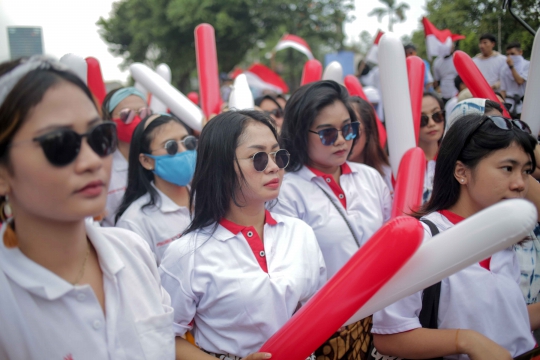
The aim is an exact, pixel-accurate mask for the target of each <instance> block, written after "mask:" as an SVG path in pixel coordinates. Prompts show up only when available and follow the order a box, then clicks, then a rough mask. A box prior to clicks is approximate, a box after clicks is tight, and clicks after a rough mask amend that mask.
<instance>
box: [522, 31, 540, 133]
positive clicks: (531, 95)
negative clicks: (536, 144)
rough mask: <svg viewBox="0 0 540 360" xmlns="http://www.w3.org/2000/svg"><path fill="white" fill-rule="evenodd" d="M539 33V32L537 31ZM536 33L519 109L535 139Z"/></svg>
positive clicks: (539, 72)
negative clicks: (521, 103) (521, 104)
mask: <svg viewBox="0 0 540 360" xmlns="http://www.w3.org/2000/svg"><path fill="white" fill-rule="evenodd" d="M539 31H540V30H539ZM539 31H537V32H536V36H535V37H534V42H533V47H532V52H531V64H530V67H529V77H528V78H527V87H526V88H525V96H524V98H523V107H522V109H521V120H523V121H525V122H526V123H527V124H529V127H530V128H531V131H532V134H533V136H534V137H535V138H536V136H538V132H540V103H539V101H538V99H540V35H539V34H540V32H539Z"/></svg>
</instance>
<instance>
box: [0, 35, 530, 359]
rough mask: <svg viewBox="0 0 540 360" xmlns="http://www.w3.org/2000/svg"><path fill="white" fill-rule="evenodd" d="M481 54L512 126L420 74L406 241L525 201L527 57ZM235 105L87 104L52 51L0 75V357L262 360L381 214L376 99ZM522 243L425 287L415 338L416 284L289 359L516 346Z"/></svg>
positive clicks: (326, 85)
mask: <svg viewBox="0 0 540 360" xmlns="http://www.w3.org/2000/svg"><path fill="white" fill-rule="evenodd" d="M495 44H496V40H495V38H494V37H493V36H492V35H489V34H487V35H483V36H481V37H480V50H481V53H480V54H478V55H477V56H476V57H475V58H474V61H475V63H476V64H477V65H478V67H479V68H480V70H481V71H482V73H483V74H484V76H485V78H486V79H487V80H488V81H489V83H490V85H491V86H492V87H493V88H494V89H498V90H500V91H501V95H502V103H504V104H505V105H508V108H509V110H510V112H511V114H512V115H513V118H512V119H508V118H505V117H503V115H502V113H503V109H502V107H501V105H500V104H499V103H497V102H494V101H491V100H486V99H478V98H471V97H465V98H463V99H459V100H460V101H456V100H457V99H458V98H459V97H460V96H461V94H462V93H463V91H465V89H460V90H461V91H460V92H459V93H458V88H459V87H460V86H461V85H462V82H460V81H458V79H459V77H457V73H456V72H455V68H453V63H452V61H451V57H450V58H440V59H437V60H436V61H435V63H434V64H433V77H431V74H430V73H429V71H428V73H427V74H426V78H425V90H426V92H425V93H424V96H423V98H422V114H421V121H420V129H418V130H419V140H418V146H419V147H420V148H421V149H422V150H423V151H424V154H425V158H426V172H425V179H424V191H423V199H422V202H423V205H422V207H421V208H420V209H417V211H415V212H411V214H409V215H411V216H414V217H416V218H418V219H420V220H421V221H422V226H423V227H424V232H425V237H424V240H423V241H424V242H428V241H430V239H431V238H432V237H433V236H435V235H436V234H437V233H439V232H444V231H446V230H448V229H450V228H452V227H453V226H455V225H456V224H458V223H459V222H460V221H462V220H464V219H467V218H469V217H471V216H473V215H475V214H476V213H478V212H480V211H482V210H484V209H486V208H488V207H490V206H492V205H494V204H496V203H498V202H500V201H503V200H505V199H510V198H526V199H529V200H530V201H532V202H533V203H534V204H535V206H536V207H537V208H539V209H540V184H539V183H538V181H537V180H536V179H535V178H534V177H533V174H534V173H535V170H537V169H539V168H540V152H539V151H538V144H537V143H538V142H537V135H538V134H532V133H531V130H530V128H529V126H528V125H527V124H526V123H525V122H523V121H521V120H519V113H520V109H521V107H520V106H521V103H522V99H523V95H524V89H525V86H526V81H527V72H528V62H527V61H526V60H524V59H523V57H522V51H521V49H520V46H519V44H515V43H513V44H509V45H508V46H507V56H506V57H504V56H502V55H500V54H499V53H497V52H495V51H493V47H494V45H495ZM405 51H406V53H407V55H415V51H416V49H415V48H414V46H407V47H405ZM448 59H450V60H448ZM371 71H374V70H371ZM368 72H369V71H368ZM372 75H373V74H372ZM366 76H367V73H366V74H364V75H362V77H364V79H366V78H367V77H366ZM365 85H369V84H365ZM436 89H438V90H439V93H437V92H436V91H435V90H436ZM454 98H456V100H453V99H454ZM377 99H379V98H377ZM379 100H380V99H379ZM386 101H390V100H386ZM451 101H454V103H455V105H454V106H453V107H452V109H449V110H446V111H445V105H448V103H449V102H451ZM255 105H256V108H255V109H252V110H234V109H231V110H228V111H224V112H222V113H221V114H218V115H217V116H215V117H213V118H212V119H210V120H209V121H208V122H207V124H206V125H205V126H204V127H203V129H202V131H201V132H200V133H197V132H194V131H193V130H192V129H191V128H189V127H188V126H187V125H186V124H185V123H183V122H182V119H179V118H178V117H176V116H175V115H173V114H170V113H166V114H165V113H163V114H153V113H152V111H151V110H150V108H149V106H148V104H147V103H146V98H145V96H144V95H143V94H142V93H141V92H140V91H139V90H137V89H136V88H134V87H125V88H120V89H116V90H113V91H111V92H110V93H109V94H107V96H106V98H105V100H104V101H103V104H102V106H98V105H97V102H96V100H95V97H94V96H93V95H92V93H91V92H90V91H89V89H88V88H87V86H86V85H85V84H84V82H82V81H81V79H79V78H78V77H77V76H76V75H74V74H73V73H72V72H71V71H69V69H67V68H66V67H65V66H63V65H62V64H60V63H58V62H57V61H55V60H54V59H51V58H47V57H32V58H30V59H18V60H14V61H10V62H5V63H2V64H0V198H1V200H2V208H1V209H0V210H1V211H0V212H1V218H2V228H1V231H0V238H2V240H3V241H2V242H1V244H0V294H1V296H0V324H2V329H3V330H4V331H1V332H0V359H71V360H80V359H173V358H175V359H190V360H192V359H193V360H198V359H200V360H204V359H208V360H210V359H213V358H220V359H230V360H239V359H246V360H256V359H269V358H271V357H272V354H271V353H266V352H259V350H260V348H261V346H262V345H263V344H264V343H265V342H266V341H267V340H268V339H269V338H270V337H271V336H272V335H273V334H274V333H276V332H277V331H278V330H279V329H280V328H281V327H283V325H284V324H285V323H287V321H288V320H289V319H290V318H291V317H292V316H293V315H294V314H295V312H297V311H298V309H300V308H301V307H302V306H303V305H304V304H306V302H307V301H308V300H309V299H310V298H311V297H313V295H314V294H316V293H317V291H318V290H319V289H320V288H321V287H322V286H323V285H324V284H325V283H326V282H327V281H328V279H329V278H331V277H332V276H333V275H334V274H336V273H337V272H338V271H339V269H341V268H342V267H343V265H344V264H346V263H347V261H348V260H349V259H350V258H351V257H352V256H353V255H354V254H355V253H356V252H357V251H358V249H359V248H361V247H362V246H364V245H365V244H366V242H367V241H368V240H369V239H370V237H371V236H372V235H373V234H374V233H375V232H377V230H379V229H380V228H381V226H383V225H384V224H385V223H386V222H387V221H388V220H389V219H390V213H391V208H392V201H393V178H392V173H391V169H390V164H389V160H388V154H387V151H386V149H385V148H383V147H382V146H381V144H380V141H379V132H378V126H377V121H380V120H378V118H377V112H381V111H382V107H381V106H378V105H380V104H378V103H377V102H374V101H369V99H368V100H364V99H362V98H359V97H355V96H350V95H349V93H348V91H347V89H346V88H345V87H344V86H342V85H340V84H338V83H337V82H335V81H331V80H321V81H317V82H313V83H310V84H307V85H303V86H301V87H300V88H298V89H297V90H296V91H294V92H293V93H292V94H291V95H290V97H287V98H286V97H284V96H274V95H272V94H268V95H264V96H262V97H260V98H257V99H255ZM374 105H375V106H374ZM389 141H391V139H389ZM494 221H497V219H494ZM537 244H538V245H537ZM388 251H389V252H391V251H392V249H388ZM538 251H540V243H539V242H538V239H537V238H536V235H535V233H531V235H530V237H528V238H526V239H523V241H522V242H520V243H518V244H516V245H515V246H514V247H512V248H508V249H505V250H503V251H500V252H497V253H495V254H493V256H491V257H490V258H488V259H485V260H484V261H482V262H480V263H477V264H474V265H472V266H469V267H467V268H465V269H464V270H461V271H459V272H457V273H455V274H453V275H451V276H449V277H448V278H446V279H444V280H443V281H442V282H441V284H440V294H439V295H438V297H439V298H438V303H439V308H438V314H437V316H436V321H435V322H436V326H435V328H426V327H423V325H424V324H423V323H422V322H421V320H420V313H421V311H422V305H423V300H422V297H423V293H422V292H418V293H415V294H413V295H411V296H408V297H406V298H404V299H402V300H399V301H398V302H396V303H394V304H392V305H390V306H388V307H387V308H385V309H383V310H381V311H378V312H376V313H375V314H373V315H372V316H369V317H367V318H365V319H362V320H360V321H358V322H355V323H353V324H349V325H347V326H343V327H342V328H340V329H337V331H336V333H335V334H334V335H332V336H331V337H330V338H329V339H328V340H327V341H326V342H325V343H324V344H321V346H320V347H319V348H318V349H317V350H315V351H314V353H313V354H312V355H311V357H310V358H311V359H318V360H338V359H347V360H356V359H359V360H363V359H369V358H373V356H374V355H373V354H375V353H378V354H384V355H385V356H388V358H391V359H394V358H414V359H432V358H447V359H475V360H476V359H482V360H483V359H486V360H487V359H490V360H491V359H511V358H513V357H515V356H518V355H520V354H523V353H526V352H528V351H530V350H532V349H533V348H535V346H536V340H535V338H534V336H533V331H534V330H536V329H538V328H540V305H539V303H537V301H538V294H539V292H540V281H539V279H538V275H537V272H536V270H537V266H539V267H540V261H539V259H540V258H539V257H538ZM355 286H356V285H355ZM358 286H366V287H369V286H370V285H369V284H358ZM344 301H346V299H344ZM333 306H339V303H338V304H333ZM312 331H317V329H312ZM377 358H380V357H377Z"/></svg>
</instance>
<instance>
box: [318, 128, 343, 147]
mask: <svg viewBox="0 0 540 360" xmlns="http://www.w3.org/2000/svg"><path fill="white" fill-rule="evenodd" d="M318 134H319V137H320V138H321V142H322V144H323V145H325V146H329V145H332V144H333V143H335V142H336V139H337V135H338V130H337V129H333V128H332V129H324V130H321V131H319V132H318Z"/></svg>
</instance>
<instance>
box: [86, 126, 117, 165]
mask: <svg viewBox="0 0 540 360" xmlns="http://www.w3.org/2000/svg"><path fill="white" fill-rule="evenodd" d="M117 144H118V140H117V137H116V126H115V124H114V123H111V122H105V123H103V124H99V125H98V126H96V127H95V128H93V129H92V130H91V131H90V133H89V134H88V145H90V147H91V148H92V150H94V152H95V153H96V154H98V155H99V156H101V157H104V156H107V155H110V154H112V153H113V152H114V151H115V150H116V146H117Z"/></svg>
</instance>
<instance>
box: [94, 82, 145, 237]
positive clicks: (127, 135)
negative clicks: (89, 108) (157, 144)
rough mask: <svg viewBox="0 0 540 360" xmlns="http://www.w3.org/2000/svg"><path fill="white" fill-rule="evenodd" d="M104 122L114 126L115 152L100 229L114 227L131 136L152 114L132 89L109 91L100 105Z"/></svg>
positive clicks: (124, 186)
mask: <svg viewBox="0 0 540 360" xmlns="http://www.w3.org/2000/svg"><path fill="white" fill-rule="evenodd" d="M102 113H103V117H104V119H105V120H111V121H113V122H114V123H115V124H116V128H117V133H118V150H117V151H115V153H114V155H113V170H112V174H111V182H110V186H109V192H108V196H107V207H106V208H105V213H106V214H105V218H104V219H103V221H102V222H101V224H102V225H103V226H114V220H115V217H116V212H117V211H118V207H119V206H120V204H121V203H122V198H123V196H124V192H125V191H126V186H127V182H128V161H127V159H128V157H129V147H130V144H131V137H132V136H133V132H134V131H135V128H136V127H137V125H139V123H140V122H141V120H142V119H144V118H146V117H147V116H148V115H150V114H152V111H151V110H150V108H149V107H148V105H147V104H146V100H145V97H144V95H143V93H141V92H140V91H139V90H137V89H136V88H134V87H127V88H121V89H117V90H113V91H111V92H110V93H108V94H107V96H106V97H105V99H104V100H103V104H102Z"/></svg>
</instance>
